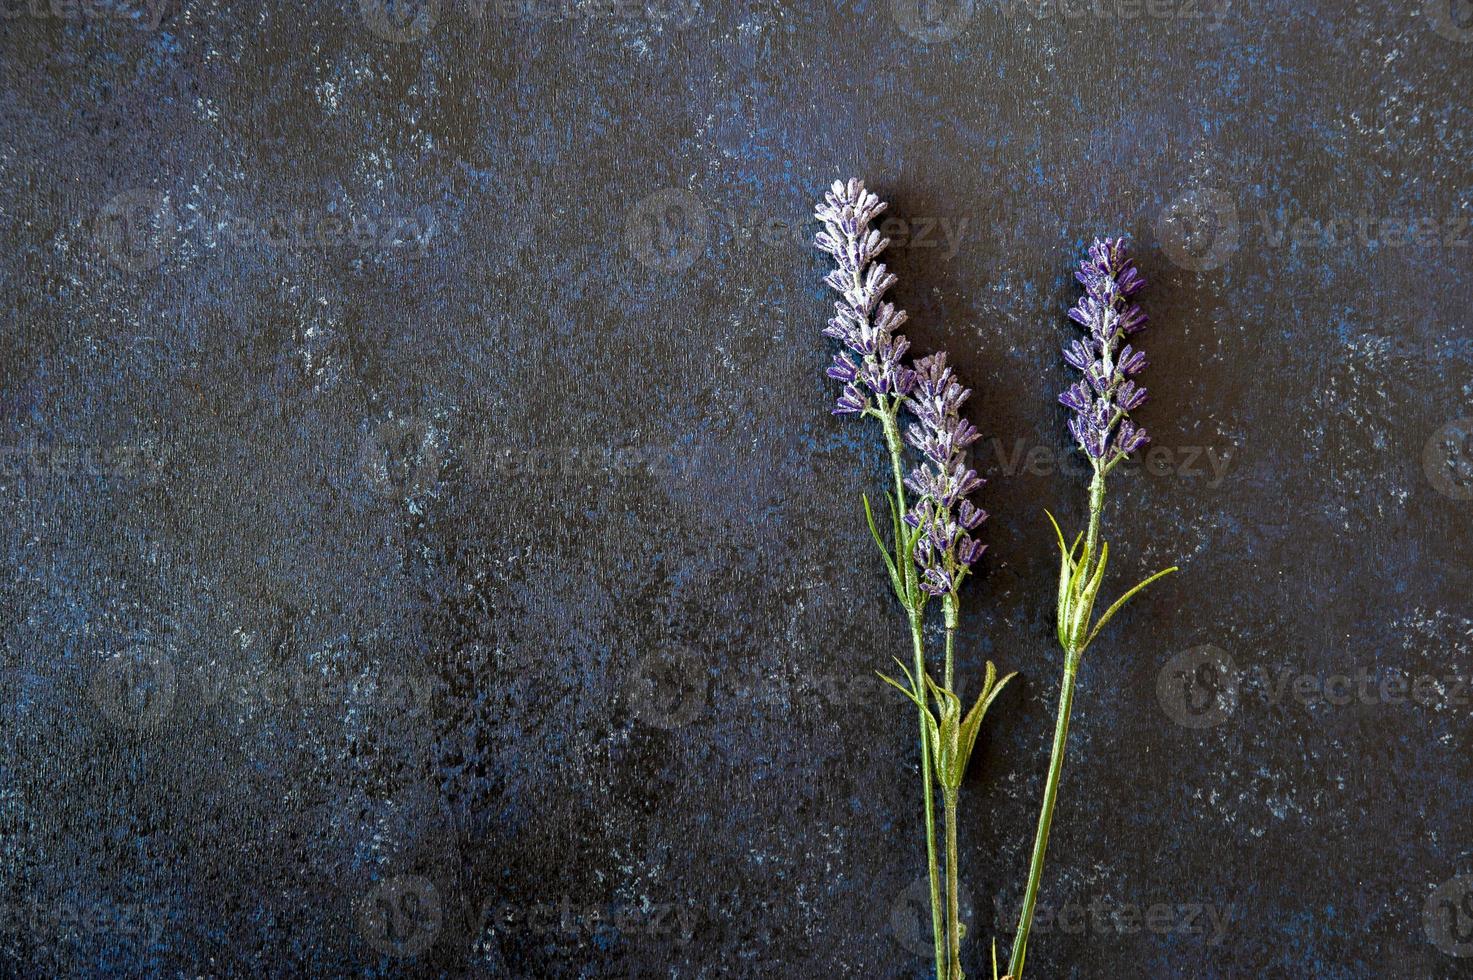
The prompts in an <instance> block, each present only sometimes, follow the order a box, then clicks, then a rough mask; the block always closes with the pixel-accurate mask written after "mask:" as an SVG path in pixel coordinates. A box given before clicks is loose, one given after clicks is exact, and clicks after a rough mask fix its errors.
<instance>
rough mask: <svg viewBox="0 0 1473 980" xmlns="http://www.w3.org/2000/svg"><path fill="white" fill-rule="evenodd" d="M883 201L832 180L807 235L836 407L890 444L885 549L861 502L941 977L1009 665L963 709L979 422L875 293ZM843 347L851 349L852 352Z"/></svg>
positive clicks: (955, 966) (941, 368)
mask: <svg viewBox="0 0 1473 980" xmlns="http://www.w3.org/2000/svg"><path fill="white" fill-rule="evenodd" d="M884 210H885V203H884V202H883V201H881V200H880V199H879V198H878V197H876V196H875V195H874V194H872V193H870V192H869V191H867V190H865V188H864V183H863V182H862V181H859V180H850V181H848V182H847V183H846V182H844V181H835V182H834V185H833V187H832V189H830V190H829V192H828V193H827V194H825V195H824V200H823V202H822V203H821V204H820V205H819V206H818V208H817V210H816V211H815V212H814V214H815V216H816V217H817V218H818V220H819V221H821V222H823V226H824V230H823V231H822V232H820V233H819V234H818V235H817V237H816V238H815V240H814V241H815V244H816V245H817V246H818V247H819V248H821V249H822V250H823V251H825V252H827V253H828V254H829V255H831V256H833V258H834V262H835V265H836V268H835V269H834V270H832V271H831V272H829V273H828V275H826V276H825V277H824V282H826V283H828V285H829V286H831V287H833V289H834V290H835V291H836V292H838V294H839V296H840V301H839V302H838V303H836V304H835V305H834V313H835V315H834V317H833V318H832V319H830V320H829V322H828V326H827V327H826V328H825V329H824V331H823V332H824V335H825V336H828V337H832V338H833V339H835V340H838V341H839V342H840V343H842V344H843V345H844V346H845V347H846V348H848V350H847V351H846V352H841V353H840V354H838V355H836V356H835V357H834V362H833V364H832V366H830V367H829V369H828V371H827V374H828V376H829V377H831V378H833V379H835V380H837V381H839V382H840V383H841V384H842V385H843V386H844V387H843V391H842V393H841V394H840V395H839V399H838V401H837V403H836V404H835V407H834V414H835V415H858V416H873V417H875V418H878V419H879V420H880V422H881V424H882V426H883V429H884V434H885V445H886V447H887V448H888V449H889V452H890V463H891V469H892V471H893V476H894V481H895V484H894V490H893V491H892V492H891V494H890V495H889V497H890V518H891V540H892V541H893V542H894V545H893V553H892V548H891V546H889V545H887V544H886V543H885V540H884V538H883V537H882V536H881V534H880V531H879V528H877V527H876V526H875V520H874V515H873V513H872V512H871V511H870V506H869V501H868V499H866V500H865V504H864V508H865V516H866V518H867V519H868V521H869V529H870V533H871V535H873V537H874V539H875V544H876V545H877V546H878V547H879V549H880V553H881V555H883V556H884V560H885V566H886V569H887V570H888V571H889V573H890V582H891V585H892V586H893V587H894V589H895V595H896V597H897V598H899V600H900V602H901V605H902V606H903V607H904V608H905V611H906V614H907V616H908V617H909V619H910V628H911V645H912V649H913V653H914V660H915V670H914V672H912V671H911V670H910V669H909V668H908V667H906V666H905V664H904V663H902V662H900V661H899V660H898V659H897V663H900V669H901V670H902V671H903V672H904V673H905V676H906V680H907V682H908V683H907V684H901V683H899V682H898V681H895V680H893V679H891V678H889V677H885V678H884V679H885V680H886V681H887V682H889V683H890V684H892V685H894V686H895V687H896V688H898V689H899V690H900V691H901V693H903V694H905V696H906V697H908V698H909V699H910V700H911V701H912V702H914V703H915V705H916V708H917V710H918V718H919V723H920V750H921V782H922V787H923V789H922V792H923V794H924V799H925V826H926V854H927V863H928V865H929V871H930V885H931V927H932V939H933V942H934V943H935V948H936V975H937V977H938V980H961V977H962V971H961V934H962V927H961V921H960V904H959V897H958V896H959V885H958V882H959V874H958V869H957V825H958V817H957V805H958V793H959V791H960V788H961V782H962V777H963V775H964V773H965V771H966V767H967V762H968V760H969V759H970V757H971V754H972V749H973V747H974V746H975V744H976V740H977V733H978V731H979V729H980V726H981V723H982V718H983V716H984V715H985V714H986V712H987V709H988V707H989V706H990V705H991V703H992V702H993V700H995V699H996V697H997V695H998V694H999V693H1000V692H1001V691H1002V689H1003V687H1004V686H1005V685H1006V684H1007V682H1008V681H1009V680H1011V678H1012V676H1013V675H1011V674H1009V675H1007V676H1006V677H1002V678H999V677H998V674H997V669H996V668H995V667H994V666H993V665H992V664H991V663H988V664H987V673H986V676H985V678H984V682H983V687H982V693H981V695H980V696H979V697H978V699H977V701H976V703H975V704H974V705H973V707H972V709H971V710H970V711H968V712H966V714H965V715H964V714H963V713H962V703H961V699H960V698H959V697H958V696H957V695H956V693H955V692H954V691H953V690H952V664H953V650H954V644H955V636H956V627H957V619H958V598H957V593H958V590H959V589H960V588H961V584H962V580H963V579H964V578H965V577H966V575H967V573H968V572H969V571H970V569H971V567H972V566H973V564H975V563H976V561H977V559H978V558H979V557H981V555H982V552H983V550H984V547H983V545H982V544H981V543H980V542H978V541H976V540H975V539H973V538H972V536H971V534H970V532H972V531H974V530H975V529H976V528H977V526H978V525H979V524H981V523H982V521H983V520H984V519H985V518H986V516H987V515H986V514H984V513H983V512H982V511H981V510H980V509H979V508H978V507H977V506H976V505H975V504H973V503H972V502H971V501H970V500H968V499H967V498H968V496H969V495H970V494H972V493H973V492H974V491H976V490H977V489H978V488H979V487H980V486H981V485H982V480H981V479H980V478H979V477H978V476H977V474H976V472H975V471H973V470H972V469H971V468H969V467H968V466H967V460H966V456H967V447H968V446H970V445H971V444H972V443H973V442H975V441H976V439H977V436H978V433H977V430H976V429H975V428H973V426H972V425H971V423H969V422H967V421H966V420H964V419H962V418H961V407H962V404H963V403H964V402H966V400H967V398H968V397H969V396H970V395H971V392H969V391H968V390H967V389H966V388H964V387H962V385H961V384H960V383H959V382H958V381H957V380H956V376H955V373H954V372H953V371H952V369H951V368H949V367H947V365H946V355H945V354H944V353H938V354H933V355H931V356H930V357H926V358H923V359H921V360H920V361H919V362H917V363H916V364H914V365H908V364H907V363H906V361H905V355H906V353H907V351H909V349H910V341H909V340H907V339H906V337H905V335H904V334H902V333H900V327H901V326H903V325H904V324H905V322H906V313H905V311H904V310H901V309H897V308H896V306H895V305H894V304H893V303H889V302H886V301H884V295H885V293H886V291H887V290H889V289H890V287H891V286H893V285H894V284H895V276H894V275H892V274H891V273H890V272H889V271H888V270H887V269H886V268H885V265H884V263H877V262H876V261H875V260H876V258H877V257H878V256H879V255H880V253H882V252H883V251H884V250H885V249H886V247H888V246H889V244H890V240H889V239H887V238H884V237H883V236H882V235H881V234H880V233H879V232H878V231H874V230H873V229H871V228H870V227H869V225H870V222H871V221H873V220H874V219H875V218H876V217H877V216H878V215H879V214H881V213H882V212H883V211H884ZM851 355H857V357H858V360H857V361H856V360H855V357H853V356H851ZM902 407H905V408H907V409H908V410H909V411H910V412H911V414H913V415H914V416H915V417H916V422H915V423H914V424H912V425H910V426H908V427H907V430H906V433H905V435H904V436H903V437H902V435H901V432H900V424H899V421H898V416H899V413H900V409H901V408H902ZM907 442H908V443H909V444H910V445H911V446H912V447H913V448H914V449H915V450H917V451H918V452H919V453H920V454H921V462H920V464H919V465H918V466H916V467H915V469H913V470H912V471H911V473H910V474H909V475H908V476H907V475H906V474H905V468H904V464H903V462H902V457H903V455H904V452H905V445H906V443H907ZM907 488H908V489H909V490H910V491H911V492H913V493H914V494H915V495H916V498H917V499H916V502H915V506H914V507H907V506H906V490H907ZM937 596H939V597H941V598H942V600H943V608H944V611H945V623H946V647H945V670H946V673H945V683H944V684H937V683H936V682H935V681H933V680H932V679H931V676H930V674H929V673H928V672H927V670H926V660H925V639H924V634H925V619H924V616H925V608H926V603H927V600H928V599H930V598H932V597H937ZM881 676H883V675H881ZM931 700H934V701H935V704H936V710H935V711H932V709H931V707H930V703H929V702H930V701H931ZM933 779H934V780H935V782H936V783H937V784H938V785H939V786H940V787H941V790H942V793H943V794H944V797H945V804H946V845H947V859H946V878H947V904H946V906H945V908H944V909H943V906H942V899H941V891H940V871H939V865H938V862H937V857H936V831H935V807H934V802H933V792H932V780H933ZM943 932H944V933H945V934H946V941H945V942H943V938H942V936H943Z"/></svg>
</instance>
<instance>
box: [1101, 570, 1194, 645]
mask: <svg viewBox="0 0 1473 980" xmlns="http://www.w3.org/2000/svg"><path fill="white" fill-rule="evenodd" d="M1176 571H1180V569H1179V568H1177V566H1175V565H1172V566H1171V567H1170V568H1163V569H1162V570H1161V571H1159V572H1157V573H1156V574H1155V575H1152V576H1151V577H1150V578H1148V579H1146V580H1145V581H1144V582H1142V583H1140V584H1139V585H1137V586H1136V587H1135V588H1133V589H1131V590H1130V591H1129V592H1127V593H1125V595H1123V596H1121V597H1120V598H1119V599H1116V600H1115V604H1114V605H1113V606H1111V607H1110V608H1109V609H1106V610H1105V615H1103V616H1101V617H1100V621H1099V622H1098V623H1095V626H1094V629H1092V630H1090V633H1089V639H1088V640H1086V641H1085V642H1084V645H1085V646H1089V645H1090V644H1091V643H1093V642H1094V639H1095V637H1096V636H1099V635H1100V630H1102V629H1104V628H1105V624H1106V623H1108V622H1109V621H1110V620H1111V618H1112V617H1114V615H1115V614H1116V613H1117V612H1119V611H1120V607H1122V606H1124V605H1125V604H1126V603H1127V602H1129V601H1130V599H1131V597H1132V596H1134V595H1135V594H1136V593H1137V592H1139V591H1140V590H1141V589H1144V588H1145V587H1146V586H1148V585H1150V584H1151V583H1152V582H1154V581H1156V580H1157V579H1158V578H1165V577H1166V576H1167V575H1170V574H1171V573H1172V572H1176Z"/></svg>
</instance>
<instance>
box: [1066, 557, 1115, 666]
mask: <svg viewBox="0 0 1473 980" xmlns="http://www.w3.org/2000/svg"><path fill="white" fill-rule="evenodd" d="M1109 563H1110V545H1109V544H1108V543H1102V544H1101V545H1100V560H1099V563H1098V564H1096V565H1095V567H1094V572H1093V574H1091V575H1090V577H1089V581H1088V582H1086V583H1085V584H1084V588H1083V589H1082V590H1081V591H1080V593H1079V595H1078V597H1077V603H1078V604H1077V605H1076V606H1075V607H1074V609H1073V616H1072V618H1071V619H1070V622H1069V627H1070V628H1069V636H1070V638H1071V639H1072V640H1074V641H1075V646H1076V647H1077V648H1078V649H1079V650H1083V649H1084V647H1085V646H1086V645H1087V644H1083V643H1080V642H1079V641H1081V640H1083V639H1084V637H1085V634H1086V632H1087V631H1088V630H1089V617H1090V615H1091V614H1092V613H1093V612H1094V608H1095V597H1096V596H1097V595H1099V594H1100V584H1101V583H1102V582H1103V581H1104V579H1105V566H1106V565H1108V564H1109Z"/></svg>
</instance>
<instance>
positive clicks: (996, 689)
mask: <svg viewBox="0 0 1473 980" xmlns="http://www.w3.org/2000/svg"><path fill="white" fill-rule="evenodd" d="M1017 676H1018V675H1017V673H1016V672H1015V673H1012V674H1009V675H1007V676H1006V677H1004V678H1003V679H1002V680H998V679H997V667H996V666H995V665H994V664H993V663H992V661H990V660H989V661H987V679H986V681H985V682H984V683H983V685H982V693H981V694H979V695H977V703H976V704H974V705H972V710H971V711H969V712H967V717H966V718H964V719H963V720H962V724H961V738H960V745H961V750H962V751H961V756H962V762H961V767H962V770H963V772H965V771H966V767H967V762H968V761H969V760H970V759H971V758H972V749H973V748H975V747H976V745H977V733H978V732H979V731H980V730H981V728H982V719H983V718H985V717H986V716H987V709H988V708H990V707H992V702H993V701H996V700H997V696H998V695H999V694H1001V693H1002V689H1003V687H1004V686H1005V685H1006V684H1007V682H1008V681H1010V680H1012V679H1013V678H1014V677H1017Z"/></svg>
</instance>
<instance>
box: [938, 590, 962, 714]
mask: <svg viewBox="0 0 1473 980" xmlns="http://www.w3.org/2000/svg"><path fill="white" fill-rule="evenodd" d="M957 606H958V602H957V598H956V593H955V592H951V593H948V594H947V596H946V598H945V599H944V600H943V601H942V609H943V610H944V612H945V614H946V689H947V690H948V691H954V690H956V688H954V687H952V686H951V683H952V677H951V675H952V661H953V659H954V658H953V657H952V653H953V651H954V650H955V649H956V624H957Z"/></svg>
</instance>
